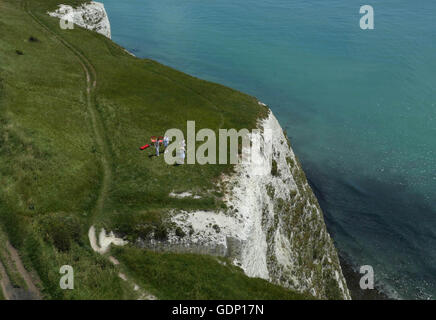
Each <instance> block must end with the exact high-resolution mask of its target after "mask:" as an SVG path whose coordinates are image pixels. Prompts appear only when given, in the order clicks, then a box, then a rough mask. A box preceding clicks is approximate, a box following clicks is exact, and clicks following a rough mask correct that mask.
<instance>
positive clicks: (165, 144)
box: [163, 136, 170, 149]
mask: <svg viewBox="0 0 436 320" xmlns="http://www.w3.org/2000/svg"><path fill="white" fill-rule="evenodd" d="M169 143H170V139H169V138H168V137H167V136H165V137H164V138H163V145H164V148H165V149H166V148H167V147H168V144H169Z"/></svg>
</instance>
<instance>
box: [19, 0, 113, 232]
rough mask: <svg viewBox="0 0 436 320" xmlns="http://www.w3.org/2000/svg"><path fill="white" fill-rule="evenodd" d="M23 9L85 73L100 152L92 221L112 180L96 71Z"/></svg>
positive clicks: (100, 208)
mask: <svg viewBox="0 0 436 320" xmlns="http://www.w3.org/2000/svg"><path fill="white" fill-rule="evenodd" d="M22 5H23V8H24V10H25V11H26V12H27V13H28V14H29V15H30V17H31V18H32V19H33V20H34V21H35V22H36V23H37V24H38V25H39V26H40V27H41V28H42V29H44V30H45V31H46V32H48V33H49V34H50V35H52V36H53V37H54V38H55V39H56V40H57V41H59V42H60V43H61V44H63V45H64V46H65V47H66V48H68V49H69V50H70V52H71V53H72V54H73V55H74V57H75V59H76V61H77V63H79V64H80V66H81V67H82V69H83V71H84V73H85V82H86V102H87V108H88V112H89V115H90V116H91V122H92V128H93V131H94V139H95V142H96V144H97V147H98V151H99V152H100V159H101V165H102V171H103V172H102V173H103V176H102V182H101V187H100V193H99V195H98V199H97V202H96V206H95V208H94V211H93V213H92V218H91V219H90V224H92V223H93V220H95V217H96V216H97V215H99V214H101V213H102V212H103V209H104V202H105V199H106V197H107V194H108V191H109V186H110V183H111V180H112V171H111V165H110V156H109V150H108V146H107V144H106V141H105V139H104V136H105V133H104V127H103V124H102V120H101V118H100V115H99V113H98V110H97V108H96V98H95V92H96V89H97V72H96V70H95V68H94V66H93V65H92V63H91V62H90V61H89V60H88V59H87V58H86V57H85V55H83V54H82V53H80V51H78V50H77V49H76V48H75V47H74V46H73V45H72V44H70V43H69V42H68V41H66V40H65V39H64V38H62V37H61V36H60V35H58V34H57V33H56V32H54V31H53V30H51V29H50V28H49V27H48V26H47V25H45V24H44V23H43V22H42V21H41V20H39V19H38V18H37V16H36V15H34V14H33V13H32V11H31V10H30V9H29V8H28V5H27V1H23V2H22Z"/></svg>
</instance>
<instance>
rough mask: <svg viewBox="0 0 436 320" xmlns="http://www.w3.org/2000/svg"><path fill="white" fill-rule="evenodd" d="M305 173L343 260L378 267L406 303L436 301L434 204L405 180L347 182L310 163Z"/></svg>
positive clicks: (381, 276)
mask: <svg viewBox="0 0 436 320" xmlns="http://www.w3.org/2000/svg"><path fill="white" fill-rule="evenodd" d="M303 167H304V170H305V173H306V175H307V177H308V180H309V184H310V185H311V187H312V189H313V191H314V193H315V195H316V196H317V198H318V201H319V203H320V206H321V208H322V209H323V212H324V217H325V221H326V224H327V228H328V230H329V232H330V234H331V235H332V237H333V239H334V240H335V243H336V245H337V247H338V248H339V250H340V251H342V252H343V254H342V255H343V256H349V257H346V258H345V259H347V263H349V264H350V265H353V266H360V265H364V264H371V265H373V267H374V270H375V272H376V274H377V275H378V280H380V281H382V282H385V283H386V284H387V285H388V286H390V287H392V288H394V289H395V290H396V291H398V292H399V293H400V295H401V296H402V297H405V298H412V299H422V298H424V299H425V298H429V297H430V296H432V297H433V298H434V297H436V277H435V276H434V275H435V274H436V235H435V230H436V208H434V207H432V205H431V202H429V201H428V200H426V199H425V197H424V196H422V195H420V194H417V193H416V192H414V191H413V190H412V188H411V187H410V186H409V185H408V183H407V179H405V178H404V177H401V176H393V175H384V176H383V179H384V180H378V179H371V178H368V177H365V176H362V175H361V174H359V172H354V173H353V175H352V176H350V175H349V176H344V174H343V173H342V172H340V171H339V170H335V169H332V168H328V167H326V166H323V167H322V168H321V169H322V170H321V169H318V168H317V167H316V165H314V164H313V163H310V162H307V161H305V162H304V163H303ZM362 172H363V171H362ZM434 203H436V199H435V201H434ZM348 259H349V260H348Z"/></svg>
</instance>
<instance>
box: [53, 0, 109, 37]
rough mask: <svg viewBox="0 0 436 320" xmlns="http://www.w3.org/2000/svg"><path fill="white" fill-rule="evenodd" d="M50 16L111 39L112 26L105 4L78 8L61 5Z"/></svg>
mask: <svg viewBox="0 0 436 320" xmlns="http://www.w3.org/2000/svg"><path fill="white" fill-rule="evenodd" d="M48 14H49V15H50V16H52V17H56V18H59V19H63V20H64V21H65V22H72V23H74V24H75V25H78V26H79V27H82V28H86V29H89V30H92V31H95V32H98V33H100V34H102V35H104V36H106V37H108V38H109V39H110V38H111V26H110V23H109V18H108V16H107V13H106V10H105V8H104V5H103V3H100V2H95V1H91V2H89V3H84V4H82V5H80V6H79V7H77V8H73V7H72V6H69V5H65V4H60V5H59V8H58V9H56V10H55V11H54V12H48Z"/></svg>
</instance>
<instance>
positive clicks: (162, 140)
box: [141, 136, 186, 164]
mask: <svg viewBox="0 0 436 320" xmlns="http://www.w3.org/2000/svg"><path fill="white" fill-rule="evenodd" d="M151 143H152V144H154V147H155V149H156V157H159V154H160V146H161V145H163V146H164V150H165V151H164V152H167V150H166V149H167V147H168V145H169V143H170V139H169V138H168V137H167V136H164V137H158V138H156V137H151ZM147 146H149V145H147ZM144 147H145V148H146V146H144ZM144 147H141V150H144V149H145V148H144ZM185 147H186V143H185V140H183V141H182V143H181V144H180V147H179V149H178V150H177V155H178V158H179V161H178V162H177V164H183V163H185V155H186V151H185Z"/></svg>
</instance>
